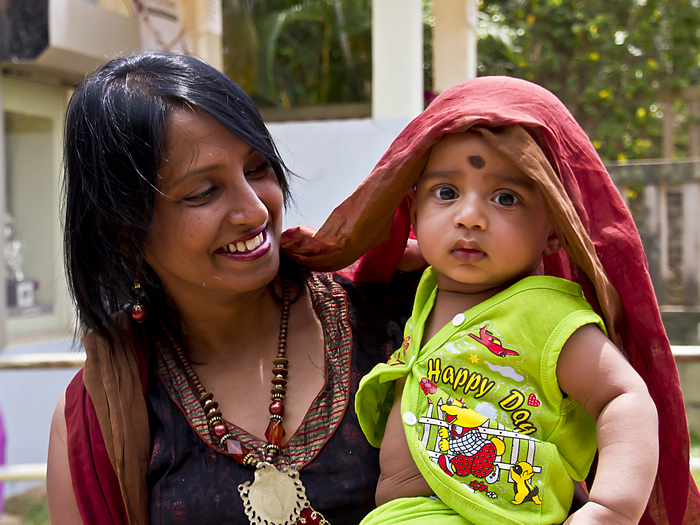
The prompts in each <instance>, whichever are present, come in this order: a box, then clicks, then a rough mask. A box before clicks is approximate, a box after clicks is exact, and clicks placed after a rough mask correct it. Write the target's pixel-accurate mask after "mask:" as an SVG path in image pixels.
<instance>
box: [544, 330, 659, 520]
mask: <svg viewBox="0 0 700 525" xmlns="http://www.w3.org/2000/svg"><path fill="white" fill-rule="evenodd" d="M557 379H558V381H559V386H560V387H561V389H562V390H563V391H564V392H565V393H566V394H568V395H570V396H571V397H573V398H574V399H575V400H576V401H578V402H579V403H581V405H583V407H584V408H585V409H586V411H587V412H588V414H590V415H591V417H593V418H594V419H595V420H596V421H597V425H596V433H597V437H598V468H597V471H596V475H595V479H594V482H593V486H592V488H591V491H590V495H589V502H588V503H587V504H586V505H584V506H583V507H582V508H581V509H580V510H579V511H578V512H576V513H575V514H573V515H572V516H571V517H570V518H569V519H568V520H567V521H566V525H574V524H583V523H586V524H591V523H601V524H603V523H605V524H632V523H634V524H636V523H638V522H639V519H640V518H641V516H642V514H643V512H644V509H645V508H646V505H647V501H648V499H649V495H650V493H651V489H652V486H653V484H654V479H655V477H656V469H657V466H658V461H659V441H658V417H657V413H656V406H655V405H654V402H653V400H652V399H651V396H650V395H649V392H648V390H647V387H646V384H645V383H644V381H643V380H642V378H641V377H640V376H639V375H638V374H637V372H636V371H635V370H634V368H632V365H630V364H629V362H628V361H627V359H625V357H624V356H623V355H622V353H621V352H620V350H619V349H618V348H617V347H616V346H615V345H614V344H613V343H612V342H611V341H610V339H608V338H607V337H606V336H605V335H604V334H603V333H602V332H601V331H600V330H599V329H598V328H597V327H596V326H595V325H587V326H583V327H581V328H579V329H578V330H577V331H576V332H575V333H574V334H573V335H572V336H571V337H570V338H569V340H568V341H567V342H566V344H565V345H564V348H563V349H562V352H561V355H560V357H559V362H558V364H557Z"/></svg>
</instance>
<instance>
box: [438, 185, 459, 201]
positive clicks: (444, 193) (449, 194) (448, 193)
mask: <svg viewBox="0 0 700 525" xmlns="http://www.w3.org/2000/svg"><path fill="white" fill-rule="evenodd" d="M433 193H434V195H435V197H436V198H437V199H438V200H441V201H451V200H454V199H456V198H457V192H456V191H455V190H454V189H452V188H450V187H449V186H440V187H439V188H436V189H435V190H434V191H433Z"/></svg>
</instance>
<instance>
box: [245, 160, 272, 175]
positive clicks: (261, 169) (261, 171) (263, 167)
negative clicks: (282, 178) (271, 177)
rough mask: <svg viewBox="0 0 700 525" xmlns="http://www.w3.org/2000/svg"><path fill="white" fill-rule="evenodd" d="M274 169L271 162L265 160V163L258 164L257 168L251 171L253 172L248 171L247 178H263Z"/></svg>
mask: <svg viewBox="0 0 700 525" xmlns="http://www.w3.org/2000/svg"><path fill="white" fill-rule="evenodd" d="M271 169H272V164H270V161H269V160H267V159H265V160H264V161H263V162H261V163H259V164H256V166H255V167H254V168H253V169H251V170H246V172H245V176H246V177H255V176H261V175H265V174H266V173H267V172H268V170H271Z"/></svg>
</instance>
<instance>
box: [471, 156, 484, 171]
mask: <svg viewBox="0 0 700 525" xmlns="http://www.w3.org/2000/svg"><path fill="white" fill-rule="evenodd" d="M467 160H468V161H469V164H470V165H471V166H472V167H473V168H476V169H478V170H480V169H481V168H483V167H484V166H486V161H485V160H484V157H482V156H481V155H470V156H468V157H467Z"/></svg>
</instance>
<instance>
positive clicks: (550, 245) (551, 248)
mask: <svg viewBox="0 0 700 525" xmlns="http://www.w3.org/2000/svg"><path fill="white" fill-rule="evenodd" d="M559 250H561V242H559V237H557V232H555V231H554V228H552V229H551V230H550V232H549V236H548V237H547V242H546V243H545V245H544V251H543V252H542V255H552V254H554V253H557V252H558V251H559Z"/></svg>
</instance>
